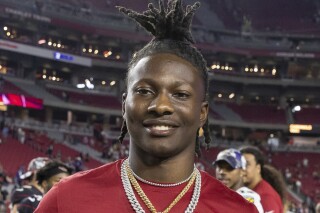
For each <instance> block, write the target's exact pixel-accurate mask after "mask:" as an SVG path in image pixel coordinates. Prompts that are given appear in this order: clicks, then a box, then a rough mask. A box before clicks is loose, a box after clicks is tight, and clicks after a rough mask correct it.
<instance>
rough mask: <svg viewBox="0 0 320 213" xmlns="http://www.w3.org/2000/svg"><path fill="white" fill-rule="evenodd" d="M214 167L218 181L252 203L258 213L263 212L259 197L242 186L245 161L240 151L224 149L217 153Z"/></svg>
mask: <svg viewBox="0 0 320 213" xmlns="http://www.w3.org/2000/svg"><path fill="white" fill-rule="evenodd" d="M214 166H215V167H216V177H217V179H218V180H220V181H221V182H222V183H223V184H224V185H226V186H227V187H228V188H230V189H232V190H234V191H236V192H238V193H239V194H240V195H242V196H243V197H244V198H245V199H247V200H248V201H249V202H251V203H253V204H254V205H255V206H256V207H257V209H258V211H259V213H263V212H264V211H263V208H262V205H261V203H260V196H259V195H258V194H257V193H255V192H254V191H252V190H251V189H249V188H247V187H245V186H244V185H243V180H242V178H243V175H244V170H245V168H246V161H245V159H244V157H243V156H242V155H241V153H240V151H238V150H236V149H226V150H223V151H221V152H219V154H218V156H217V159H216V160H215V162H214Z"/></svg>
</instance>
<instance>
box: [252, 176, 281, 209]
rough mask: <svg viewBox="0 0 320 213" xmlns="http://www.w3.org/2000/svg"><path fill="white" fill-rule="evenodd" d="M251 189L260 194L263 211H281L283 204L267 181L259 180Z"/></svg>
mask: <svg viewBox="0 0 320 213" xmlns="http://www.w3.org/2000/svg"><path fill="white" fill-rule="evenodd" d="M253 191H255V192H257V193H258V194H259V195H260V197H261V204H262V207H263V210H264V212H266V213H268V212H269V213H283V205H282V201H281V198H280V195H279V194H278V193H277V192H276V190H274V189H273V188H272V186H271V185H270V184H269V183H268V182H267V181H265V180H262V181H260V183H258V185H257V186H256V187H255V188H254V189H253Z"/></svg>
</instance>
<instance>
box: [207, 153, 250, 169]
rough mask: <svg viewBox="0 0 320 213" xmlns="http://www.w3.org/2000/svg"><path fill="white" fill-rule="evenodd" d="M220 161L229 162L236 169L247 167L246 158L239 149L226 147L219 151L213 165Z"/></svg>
mask: <svg viewBox="0 0 320 213" xmlns="http://www.w3.org/2000/svg"><path fill="white" fill-rule="evenodd" d="M219 161H225V162H227V163H228V164H229V165H230V166H231V167H232V168H234V169H245V168H246V160H245V159H244V157H243V156H242V154H241V152H240V151H239V150H237V149H226V150H223V151H221V152H219V154H218V156H217V159H216V160H215V161H214V162H213V165H216V163H217V162H219Z"/></svg>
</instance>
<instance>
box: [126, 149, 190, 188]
mask: <svg viewBox="0 0 320 213" xmlns="http://www.w3.org/2000/svg"><path fill="white" fill-rule="evenodd" d="M129 165H130V168H131V169H132V171H133V172H134V173H135V174H137V175H138V176H139V177H141V178H143V179H145V180H148V181H152V182H156V183H177V182H180V181H183V180H185V179H186V178H188V177H189V176H190V174H191V173H192V172H193V170H194V158H193V157H189V158H186V157H177V156H175V157H173V158H154V157H150V158H148V157H147V158H145V157H144V158H141V157H138V156H136V155H134V154H132V153H130V156H129Z"/></svg>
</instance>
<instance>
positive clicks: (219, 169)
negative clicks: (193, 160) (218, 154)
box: [216, 160, 243, 190]
mask: <svg viewBox="0 0 320 213" xmlns="http://www.w3.org/2000/svg"><path fill="white" fill-rule="evenodd" d="M242 174H243V171H242V170H241V169H234V168H233V167H232V166H230V164H228V163H227V162H226V161H222V160H221V161H218V162H217V164H216V178H217V179H218V180H220V181H221V182H222V183H223V184H224V185H226V186H227V187H228V188H230V189H232V190H237V189H238V188H239V185H240V184H241V183H242V180H241V176H242Z"/></svg>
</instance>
